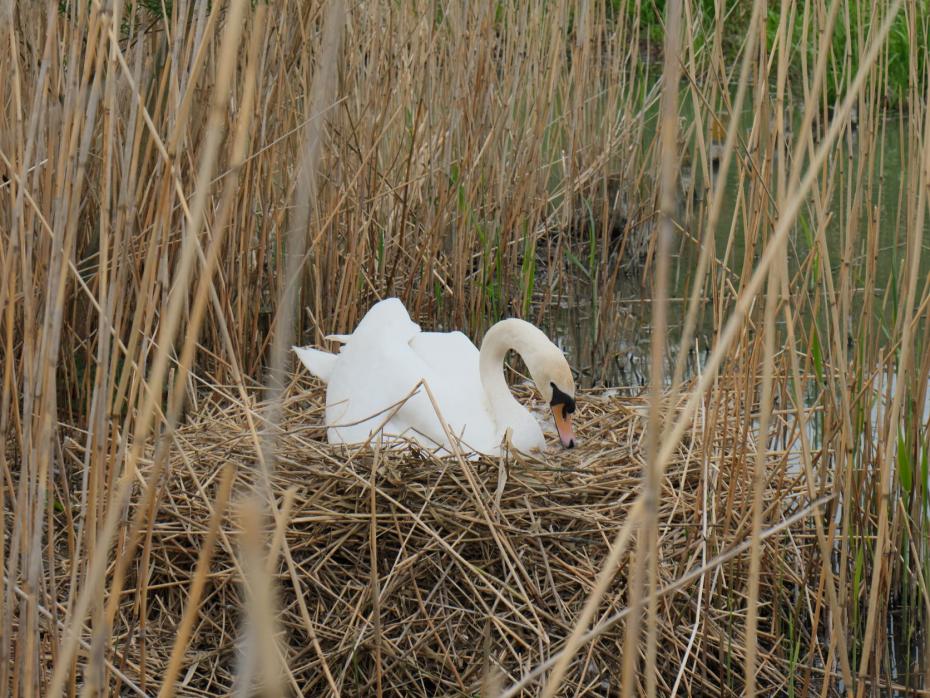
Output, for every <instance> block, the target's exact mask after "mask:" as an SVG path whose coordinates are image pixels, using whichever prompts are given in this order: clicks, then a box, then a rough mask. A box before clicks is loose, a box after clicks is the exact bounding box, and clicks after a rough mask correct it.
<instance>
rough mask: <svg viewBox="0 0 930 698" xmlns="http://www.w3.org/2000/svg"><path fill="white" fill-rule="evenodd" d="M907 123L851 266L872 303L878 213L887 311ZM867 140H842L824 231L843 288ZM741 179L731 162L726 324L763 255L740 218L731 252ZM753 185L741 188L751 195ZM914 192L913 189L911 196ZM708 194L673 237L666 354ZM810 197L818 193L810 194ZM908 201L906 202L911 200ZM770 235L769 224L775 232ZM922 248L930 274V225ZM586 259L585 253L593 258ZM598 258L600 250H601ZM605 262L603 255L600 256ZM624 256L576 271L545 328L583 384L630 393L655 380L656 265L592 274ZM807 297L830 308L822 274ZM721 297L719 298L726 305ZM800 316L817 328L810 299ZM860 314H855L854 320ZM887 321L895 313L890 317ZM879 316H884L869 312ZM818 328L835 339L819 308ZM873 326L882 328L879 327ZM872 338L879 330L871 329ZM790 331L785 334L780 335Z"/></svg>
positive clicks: (859, 296)
mask: <svg viewBox="0 0 930 698" xmlns="http://www.w3.org/2000/svg"><path fill="white" fill-rule="evenodd" d="M750 119H751V115H747V116H746V123H745V131H746V135H748V129H749V127H750V122H749V120H750ZM906 130H907V124H906V123H903V124H902V122H901V121H900V120H898V119H897V118H889V119H887V120H886V121H884V122H883V123H882V129H881V132H882V134H883V136H882V138H881V140H880V141H879V146H880V150H881V159H880V163H879V164H880V166H881V167H880V176H876V177H875V178H874V180H873V181H874V182H875V190H874V192H873V197H872V198H873V206H872V207H870V206H862V207H861V209H862V211H863V216H862V217H861V220H860V221H859V223H858V234H857V242H856V248H857V253H856V254H855V255H854V258H853V260H852V265H851V272H852V276H851V280H852V283H853V285H854V288H857V289H858V290H857V291H855V292H854V304H855V305H858V304H861V303H862V302H863V301H864V298H863V293H864V291H863V290H862V285H863V284H864V283H865V270H864V268H865V261H866V255H867V254H869V251H868V250H867V249H866V229H867V225H868V224H869V222H868V220H867V217H868V216H874V217H875V224H876V225H877V248H878V254H877V256H876V259H875V279H874V284H873V287H874V288H875V289H876V298H874V299H873V301H874V303H875V304H876V305H875V309H876V310H879V309H880V308H881V303H882V298H881V295H882V294H883V293H884V292H885V291H886V289H891V290H892V291H895V290H896V286H895V285H896V283H897V280H898V279H900V278H901V277H902V273H903V264H904V261H905V259H904V258H905V244H906V240H905V234H904V224H903V222H902V220H901V219H900V218H899V214H898V209H899V201H904V200H903V199H901V198H900V197H901V195H902V191H901V187H902V183H903V182H906V176H904V175H902V173H905V172H906V171H907V163H906V161H905V160H906V159H905V158H904V157H903V156H902V150H901V146H902V139H903V138H904V137H905V134H906ZM858 143H859V139H858V137H855V136H847V137H845V138H844V139H843V140H842V141H841V144H840V145H839V146H838V147H839V149H840V151H841V152H842V153H844V157H841V158H839V159H838V161H837V163H838V166H839V171H838V174H837V177H836V179H835V181H836V184H837V186H836V187H835V189H834V192H833V196H832V200H831V202H830V211H831V212H832V214H831V217H830V219H829V221H828V222H827V225H826V227H825V239H826V242H827V250H828V254H829V257H830V266H831V269H832V272H833V273H832V277H833V282H834V286H835V289H836V290H838V288H839V265H840V260H841V259H842V256H843V246H844V244H845V240H846V235H845V234H844V230H848V229H849V221H847V220H846V215H847V214H846V210H847V208H848V201H849V198H850V196H851V195H852V192H853V191H854V189H855V186H856V183H855V181H854V180H855V179H856V178H857V176H858V175H857V174H856V173H857V170H858V168H859V167H860V165H861V159H860V155H859V147H858ZM696 180H697V181H696V182H695V190H697V191H699V192H700V191H701V190H702V189H703V183H702V182H701V181H700V177H699V176H698V177H696ZM739 188H740V183H739V181H738V174H737V172H736V168H735V167H734V166H733V165H731V168H730V172H729V176H728V178H727V181H726V183H725V190H724V200H723V206H722V211H721V215H720V220H719V222H718V225H717V231H716V233H715V242H716V256H717V258H718V260H724V259H725V260H726V264H727V267H728V269H729V270H728V271H724V270H722V269H721V268H720V267H719V266H718V267H717V268H716V272H715V273H716V276H715V279H714V286H716V287H718V288H722V289H723V292H724V294H725V296H726V310H725V311H724V312H723V313H722V318H721V319H722V321H724V322H725V321H726V319H727V317H728V316H729V309H730V308H732V305H733V301H734V300H735V297H734V295H733V293H732V289H737V288H739V287H740V279H741V278H746V277H747V276H748V274H749V273H750V272H751V271H752V269H753V268H754V266H755V263H756V262H757V261H758V258H759V255H760V253H761V250H760V249H756V250H754V251H753V253H752V254H751V255H747V251H746V244H745V240H746V236H745V231H744V230H743V227H742V220H741V217H739V216H738V217H737V221H736V232H735V235H734V237H733V245H732V249H729V250H728V249H727V241H728V237H729V230H730V227H731V222H732V221H733V218H734V215H735V213H736V206H737V199H738V195H739ZM748 189H749V186H748V184H747V183H744V184H743V194H744V196H745V195H746V194H747V193H748ZM904 193H906V192H904ZM705 198H706V197H704V196H701V195H700V194H699V195H698V196H697V199H698V200H697V201H693V202H692V204H691V206H690V208H691V211H692V212H691V213H690V215H689V214H687V213H682V214H681V215H680V222H681V223H682V225H683V227H685V228H686V231H687V232H686V233H682V232H679V233H677V234H676V240H675V242H674V243H673V248H674V252H673V255H672V258H671V269H670V272H671V288H670V289H669V296H670V303H669V309H668V351H667V356H669V357H674V356H677V353H678V348H679V344H680V339H681V334H682V327H683V322H684V316H685V312H686V309H687V298H688V294H689V293H690V289H691V287H692V284H693V282H694V278H693V274H694V271H695V268H696V265H697V259H698V252H699V250H698V248H697V243H696V242H695V241H694V240H693V239H690V238H697V237H698V236H700V235H701V229H702V227H703V225H704V223H703V221H705V220H706V207H707V205H708V204H707V202H706V201H705V200H704V199H705ZM809 199H811V197H809ZM905 203H906V202H905ZM801 218H802V219H803V222H802V223H800V224H798V225H796V226H795V229H794V230H793V231H792V233H791V234H790V239H789V243H788V264H789V274H790V275H794V274H796V273H798V271H799V270H800V269H801V267H802V264H803V263H804V261H805V259H806V257H807V256H808V253H809V251H810V248H811V243H812V234H811V233H810V232H809V231H810V228H811V226H812V225H813V223H811V221H812V220H813V219H814V217H813V215H812V213H811V211H810V209H805V210H803V211H802V214H801ZM770 233H771V228H770V229H769V230H768V232H767V235H768V234H770ZM579 245H580V246H581V249H582V251H584V252H587V248H586V245H585V243H584V242H580V243H579ZM923 250H924V252H923V253H922V255H921V270H922V273H923V274H924V275H926V274H927V273H928V271H930V223H928V224H927V225H926V226H925V230H924V242H923ZM585 256H586V255H585ZM595 256H596V257H598V256H599V250H597V249H596V251H595ZM601 261H602V260H600V259H598V262H601ZM615 264H617V261H616V260H609V261H608V263H607V264H602V263H601V264H599V265H598V267H597V268H596V269H595V274H587V275H586V274H578V273H574V274H573V273H571V270H569V273H567V274H566V275H565V277H566V278H568V279H569V281H568V284H567V286H568V287H567V288H565V289H562V290H563V295H562V298H561V300H560V303H559V304H558V305H556V306H554V307H551V308H548V309H547V311H546V313H545V314H544V317H545V321H544V325H545V329H547V331H548V332H549V333H550V336H553V337H555V338H556V340H557V343H559V344H560V346H562V347H563V349H564V350H565V351H566V354H567V355H568V356H569V360H570V361H571V363H572V365H573V367H574V368H575V369H576V371H577V379H578V382H579V384H581V385H583V386H586V387H590V386H611V387H621V388H623V389H625V390H628V391H631V392H638V391H640V390H642V389H643V388H644V387H645V386H646V385H647V384H648V381H649V351H650V350H649V346H650V341H651V323H652V305H653V304H652V270H651V269H649V268H646V269H642V268H637V269H634V270H633V271H632V273H628V272H627V271H619V272H618V273H616V276H615V282H614V283H610V282H608V281H604V280H601V279H594V280H591V279H589V278H588V277H589V276H593V275H596V274H597V273H600V274H601V275H603V276H607V275H611V274H613V272H614V269H613V265H615ZM809 279H810V282H809V285H808V289H807V294H806V295H807V296H808V297H809V298H811V300H813V299H814V297H816V296H817V295H820V300H821V304H822V307H823V306H824V305H825V304H826V303H827V301H828V299H826V298H825V296H824V292H825V290H826V286H825V285H824V284H823V283H822V281H820V279H819V270H818V272H817V273H813V274H810V276H809ZM706 301H707V299H705V304H704V306H703V310H702V312H701V313H700V315H699V321H698V325H697V331H696V334H695V338H694V340H693V341H692V343H691V346H690V347H689V356H688V361H687V370H686V377H689V376H691V375H693V374H694V372H695V371H696V369H697V368H698V367H699V366H700V365H701V363H702V361H703V360H704V359H705V358H706V355H707V352H708V351H709V350H710V349H711V347H712V344H713V341H714V339H715V335H716V329H715V321H714V313H713V310H712V308H711V306H710V304H709V303H708V302H706ZM718 302H719V301H718ZM763 306H764V294H760V295H759V301H758V303H757V306H756V307H757V309H759V310H758V315H757V316H761V308H762V307H763ZM793 310H795V312H798V313H799V316H800V317H799V319H800V322H801V323H802V325H803V326H804V327H810V323H811V321H812V319H813V318H812V314H811V308H810V305H809V304H807V303H805V304H803V305H801V306H800V307H797V308H793ZM858 319H859V318H857V317H855V316H854V317H853V318H852V320H853V323H855V322H857V321H858ZM883 319H885V320H887V319H888V318H887V317H885V318H883ZM870 320H871V321H873V322H879V321H880V319H879V318H870ZM818 323H819V327H820V328H821V334H822V336H823V337H827V336H828V334H827V333H826V328H827V325H826V322H825V319H824V314H823V310H822V308H821V312H820V317H819V318H818ZM846 329H847V331H848V333H849V337H848V339H849V342H850V347H849V348H850V349H853V348H854V341H855V337H856V336H858V334H859V331H858V328H857V327H856V326H851V327H848V328H846ZM873 329H874V328H873ZM867 334H871V332H869V333H867ZM780 336H782V337H783V336H784V332H781V333H780ZM673 368H674V362H673V359H672V358H669V359H668V361H667V364H666V371H665V373H666V376H668V375H670V373H671V371H672V370H673Z"/></svg>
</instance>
